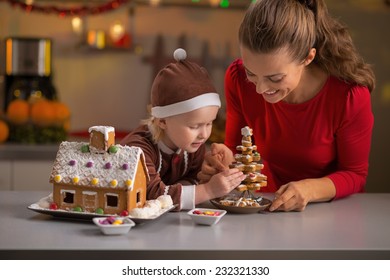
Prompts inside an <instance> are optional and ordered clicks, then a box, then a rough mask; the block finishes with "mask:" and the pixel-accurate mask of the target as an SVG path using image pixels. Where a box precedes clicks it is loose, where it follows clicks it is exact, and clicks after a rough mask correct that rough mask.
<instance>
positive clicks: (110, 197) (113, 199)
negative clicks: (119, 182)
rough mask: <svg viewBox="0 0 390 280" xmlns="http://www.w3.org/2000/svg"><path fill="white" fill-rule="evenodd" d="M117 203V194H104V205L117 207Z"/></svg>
mask: <svg viewBox="0 0 390 280" xmlns="http://www.w3.org/2000/svg"><path fill="white" fill-rule="evenodd" d="M118 203H119V199H118V195H117V194H106V205H107V207H114V208H117V207H118Z"/></svg>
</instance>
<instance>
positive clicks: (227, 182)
mask: <svg viewBox="0 0 390 280" xmlns="http://www.w3.org/2000/svg"><path fill="white" fill-rule="evenodd" d="M245 177H246V175H245V174H243V173H242V172H241V171H239V170H238V169H237V168H233V169H228V170H225V171H222V172H220V173H218V174H215V175H214V176H212V177H211V179H210V181H209V182H208V183H206V184H205V188H206V191H207V193H208V194H209V196H210V198H209V199H213V198H217V197H221V196H224V195H226V194H228V193H230V192H231V191H232V190H233V189H234V188H236V187H237V186H238V185H239V184H240V183H241V182H242V181H243V180H244V179H245Z"/></svg>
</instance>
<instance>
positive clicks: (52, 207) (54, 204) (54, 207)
mask: <svg viewBox="0 0 390 280" xmlns="http://www.w3.org/2000/svg"><path fill="white" fill-rule="evenodd" d="M49 208H50V209H51V210H58V205H57V203H55V202H52V203H50V205H49Z"/></svg>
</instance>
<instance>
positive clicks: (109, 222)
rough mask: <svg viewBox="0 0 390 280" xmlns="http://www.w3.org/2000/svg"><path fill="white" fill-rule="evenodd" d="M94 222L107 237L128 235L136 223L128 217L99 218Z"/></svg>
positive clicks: (94, 219)
mask: <svg viewBox="0 0 390 280" xmlns="http://www.w3.org/2000/svg"><path fill="white" fill-rule="evenodd" d="M92 220H93V222H94V223H95V225H97V226H98V227H99V228H100V230H101V231H102V232H103V233H104V234H106V235H120V234H126V233H128V232H129V231H130V229H131V228H132V227H133V226H135V223H134V222H133V221H132V220H130V219H129V218H127V217H116V216H109V217H97V218H93V219H92Z"/></svg>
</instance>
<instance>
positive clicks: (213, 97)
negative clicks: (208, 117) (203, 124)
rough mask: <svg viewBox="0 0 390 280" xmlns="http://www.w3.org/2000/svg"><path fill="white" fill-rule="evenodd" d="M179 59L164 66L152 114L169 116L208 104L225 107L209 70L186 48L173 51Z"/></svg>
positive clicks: (155, 85)
mask: <svg viewBox="0 0 390 280" xmlns="http://www.w3.org/2000/svg"><path fill="white" fill-rule="evenodd" d="M173 57H174V59H175V60H176V62H173V63H170V64H168V65H167V66H166V67H164V68H163V69H161V70H160V72H159V73H158V74H157V76H156V78H155V79H154V81H153V85H152V90H151V103H152V110H151V114H152V116H153V117H156V118H165V117H169V116H175V115H179V114H183V113H188V112H191V111H193V110H196V109H200V108H203V107H208V106H217V107H221V100H220V98H219V94H218V93H217V91H216V89H215V86H214V84H213V82H212V81H211V79H210V76H209V74H208V73H207V70H206V69H205V68H203V67H201V66H199V65H198V64H196V63H194V62H191V61H189V60H187V59H186V58H187V52H186V51H185V50H184V49H181V48H179V49H176V50H175V51H174V53H173Z"/></svg>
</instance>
